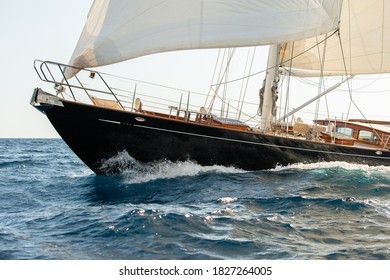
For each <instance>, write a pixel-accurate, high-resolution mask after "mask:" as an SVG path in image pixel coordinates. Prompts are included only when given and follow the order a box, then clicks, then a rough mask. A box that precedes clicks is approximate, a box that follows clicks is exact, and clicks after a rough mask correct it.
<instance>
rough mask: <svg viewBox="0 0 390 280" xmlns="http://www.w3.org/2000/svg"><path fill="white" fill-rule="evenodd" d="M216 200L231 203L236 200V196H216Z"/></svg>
mask: <svg viewBox="0 0 390 280" xmlns="http://www.w3.org/2000/svg"><path fill="white" fill-rule="evenodd" d="M218 201H220V202H222V203H231V202H235V201H237V197H221V198H218Z"/></svg>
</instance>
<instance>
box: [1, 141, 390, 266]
mask: <svg viewBox="0 0 390 280" xmlns="http://www.w3.org/2000/svg"><path fill="white" fill-rule="evenodd" d="M118 163H119V164H120V163H126V164H123V166H126V168H123V170H122V172H121V173H120V174H118V175H95V174H94V173H93V172H92V171H90V170H89V169H88V167H86V166H85V165H84V164H83V163H82V162H81V161H80V160H79V159H78V158H77V157H76V156H75V155H74V154H73V152H72V151H71V150H70V149H69V148H68V147H67V146H66V144H65V143H64V142H63V141H62V140H61V139H0V259H15V260H20V259H40V260H42V259H43V260H45V259H60V260H64V259H71V260H82V259H138V260H142V259H271V260H272V259H277V260H285V259H299V260H309V259H363V260H367V259H390V168H389V167H369V166H365V165H353V164H348V163H343V162H333V163H319V164H297V165H292V166H288V167H279V168H276V169H273V170H263V171H256V172H247V171H244V170H240V169H236V168H234V167H222V166H206V167H204V166H200V165H197V164H196V163H193V162H190V161H187V162H180V163H172V162H169V161H163V162H158V163H153V164H140V163H138V162H137V161H135V160H134V159H132V158H131V157H130V156H129V155H127V154H126V153H125V152H123V153H120V154H118V156H117V157H115V158H113V159H110V160H109V161H107V162H106V164H107V166H108V167H109V166H110V164H116V165H118ZM129 163H131V164H129ZM129 165H130V166H131V167H130V168H129Z"/></svg>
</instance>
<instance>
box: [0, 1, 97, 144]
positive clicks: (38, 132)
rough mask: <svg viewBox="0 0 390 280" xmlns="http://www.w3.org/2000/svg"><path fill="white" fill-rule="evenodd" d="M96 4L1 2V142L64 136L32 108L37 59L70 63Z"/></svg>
mask: <svg viewBox="0 0 390 280" xmlns="http://www.w3.org/2000/svg"><path fill="white" fill-rule="evenodd" d="M91 3H92V0H82V1H80V0H67V1H59V0H54V1H53V0H34V1H28V0H14V1H7V0H0V35H1V44H0V57H1V67H0V81H1V90H0V96H1V102H0V137H58V134H57V133H56V132H55V130H54V129H53V128H52V127H51V125H50V123H49V122H48V120H47V118H46V117H45V116H44V115H43V114H40V113H38V111H36V110H35V109H34V108H33V107H32V106H30V105H29V102H30V98H31V95H32V92H33V89H34V88H35V87H39V86H41V82H40V80H39V79H38V77H37V75H36V74H35V70H34V68H33V62H34V60H35V59H43V60H54V61H59V62H64V63H66V62H68V60H69V58H70V56H71V54H72V52H73V48H74V46H75V45H76V43H77V41H78V38H79V36H80V33H81V29H82V27H83V25H84V22H85V20H86V17H87V14H88V11H89V7H90V5H91Z"/></svg>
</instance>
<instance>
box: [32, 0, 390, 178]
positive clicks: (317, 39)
mask: <svg viewBox="0 0 390 280" xmlns="http://www.w3.org/2000/svg"><path fill="white" fill-rule="evenodd" d="M389 14H390V1H389V0H366V1H359V0H344V1H342V0H307V1H291V0H279V1H269V0H256V1H250V0H231V1H218V0H208V1H203V0H191V1H183V0H166V1H162V0H143V1H135V0H133V1H130V0H115V1H113V0H95V1H94V3H93V4H92V7H91V10H90V12H89V15H88V19H87V22H86V24H85V26H84V29H83V31H82V34H81V36H80V39H79V42H78V44H77V45H76V48H75V50H74V53H73V55H72V57H71V59H70V62H69V63H68V64H66V65H65V64H61V63H56V62H50V61H38V60H37V61H35V64H34V67H35V70H36V72H37V74H38V76H39V78H40V79H41V80H43V81H45V82H48V83H51V84H53V86H54V89H53V92H47V91H44V90H42V89H40V88H36V89H35V90H34V93H33V96H32V99H31V104H32V105H33V106H34V107H35V108H37V109H38V110H39V111H41V112H43V113H44V114H46V116H47V118H48V119H49V121H50V122H51V123H52V125H53V126H54V128H55V129H56V130H57V132H58V133H59V135H60V136H61V137H62V138H63V140H64V141H65V142H66V143H67V145H68V146H69V147H70V148H71V149H72V150H73V151H74V153H75V154H76V155H77V156H78V157H79V158H80V159H81V160H82V161H83V162H84V163H85V164H86V165H87V166H88V167H89V168H90V169H91V170H93V171H94V172H95V173H98V174H99V173H108V172H118V171H120V168H119V167H118V166H116V167H115V166H114V168H112V166H111V167H110V168H107V164H105V163H106V162H107V161H109V160H110V159H112V158H115V157H116V156H118V155H120V154H123V153H126V154H128V155H129V156H130V157H131V158H132V159H134V160H136V161H139V162H143V163H147V162H155V161H161V160H169V161H186V160H191V161H194V162H196V163H198V164H201V165H224V166H234V167H238V168H242V169H245V170H259V169H270V168H274V167H276V166H278V165H282V166H283V165H289V164H294V163H312V162H319V161H345V162H351V163H361V164H368V165H390V150H389V147H390V143H388V142H389V139H390V122H386V121H373V120H368V119H366V118H365V117H364V116H362V118H360V119H357V118H355V119H337V118H330V117H329V118H324V119H320V118H318V117H317V118H315V119H314V121H313V122H312V123H305V122H303V121H302V120H301V119H300V118H295V114H297V113H299V112H300V110H302V109H303V108H305V107H306V106H307V105H308V104H311V103H313V102H316V101H317V100H319V99H320V98H322V97H323V96H326V95H327V94H328V93H329V92H332V91H333V90H335V89H336V88H337V87H339V86H340V85H341V84H343V83H349V81H350V80H352V79H354V78H355V77H357V76H358V75H362V74H379V73H386V72H388V71H389V70H390V57H389V56H390V34H389V30H390V21H388V20H386V18H385V17H386V16H388V15H389ZM254 46H269V53H268V60H267V66H266V69H265V70H264V71H265V73H266V75H265V78H264V81H263V86H262V87H261V89H260V91H259V92H254V93H253V94H256V95H259V104H258V105H259V110H258V112H257V113H258V114H257V115H255V117H252V118H250V120H251V123H249V122H246V121H243V120H242V117H241V111H240V113H236V114H235V117H231V114H229V112H228V111H229V110H231V108H232V107H236V108H237V107H242V104H243V101H241V103H240V102H239V103H238V105H237V106H231V105H230V104H229V103H228V102H226V100H223V101H222V104H223V108H222V109H221V112H220V113H218V114H217V113H216V112H215V107H214V108H213V104H214V103H213V102H214V101H215V99H216V96H218V98H219V95H218V89H214V91H215V95H214V97H213V98H210V100H212V101H211V105H209V106H199V107H198V108H195V109H194V107H193V106H192V105H190V93H188V94H186V95H184V96H183V94H181V96H180V99H179V101H176V102H172V104H170V105H167V106H166V107H165V108H163V109H160V108H159V109H156V108H154V107H153V106H148V102H147V101H146V100H145V99H144V98H143V94H142V92H140V91H139V89H138V90H137V85H136V84H135V86H134V89H133V90H131V91H130V92H129V91H128V90H127V91H125V90H123V89H119V88H118V87H117V86H114V85H111V84H110V83H108V82H107V80H106V78H105V74H104V73H102V72H100V71H97V70H96V68H95V67H102V66H106V65H110V64H115V63H120V62H123V61H129V63H131V61H132V60H134V59H135V58H138V57H141V56H146V55H148V56H152V55H156V54H158V53H162V52H168V51H169V52H175V51H180V50H196V49H211V48H221V49H227V48H240V47H254ZM227 64H228V63H227ZM249 76H252V75H248V77H247V78H249ZM253 76H254V78H255V79H256V78H258V76H256V75H253ZM335 76H337V77H340V78H341V80H340V82H338V83H336V84H335V85H333V86H331V87H329V88H327V89H324V90H323V91H321V92H320V91H319V92H318V94H317V95H316V96H315V97H313V98H312V99H311V100H309V101H308V102H306V103H304V104H302V106H299V107H298V108H295V109H294V110H291V111H289V112H285V113H284V114H282V115H281V114H280V110H279V114H278V109H280V108H278V106H277V100H278V98H279V90H280V81H281V80H289V79H290V77H318V79H319V81H320V82H319V86H318V88H319V89H322V87H323V79H324V78H325V77H335ZM286 77H287V78H286ZM85 79H86V81H85ZM226 83H227V82H226ZM260 83H261V82H260ZM165 89H167V88H165ZM168 89H169V88H168ZM351 94H353V92H351ZM289 95H290V96H292V95H293V93H290V94H289ZM164 97H165V96H161V91H160V90H156V91H155V92H154V98H162V99H163V98H164ZM290 98H292V97H290ZM240 104H241V106H240ZM149 105H150V104H149ZM253 122H254V125H252V123H253Z"/></svg>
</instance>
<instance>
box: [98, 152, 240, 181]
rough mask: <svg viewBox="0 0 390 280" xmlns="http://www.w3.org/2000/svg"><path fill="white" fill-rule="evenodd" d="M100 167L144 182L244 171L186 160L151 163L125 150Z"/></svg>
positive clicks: (129, 178) (130, 179)
mask: <svg viewBox="0 0 390 280" xmlns="http://www.w3.org/2000/svg"><path fill="white" fill-rule="evenodd" d="M101 168H102V169H103V170H104V171H106V172H108V173H118V171H119V174H120V175H121V176H123V177H125V178H126V179H127V180H126V181H127V183H130V184H135V183H146V182H149V181H154V180H158V179H172V178H177V177H185V176H189V177H194V176H198V175H200V174H207V173H213V174H223V173H231V174H235V173H246V172H247V171H244V170H242V169H238V168H235V167H226V166H220V165H213V166H202V165H199V164H197V163H196V162H193V161H190V160H187V161H180V162H172V161H169V160H161V161H157V162H152V163H141V162H139V161H137V160H136V159H134V158H133V157H131V156H130V155H129V154H128V153H127V152H126V151H123V152H120V153H118V155H116V156H114V157H111V158H109V159H107V160H105V161H103V162H102V164H101Z"/></svg>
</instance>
